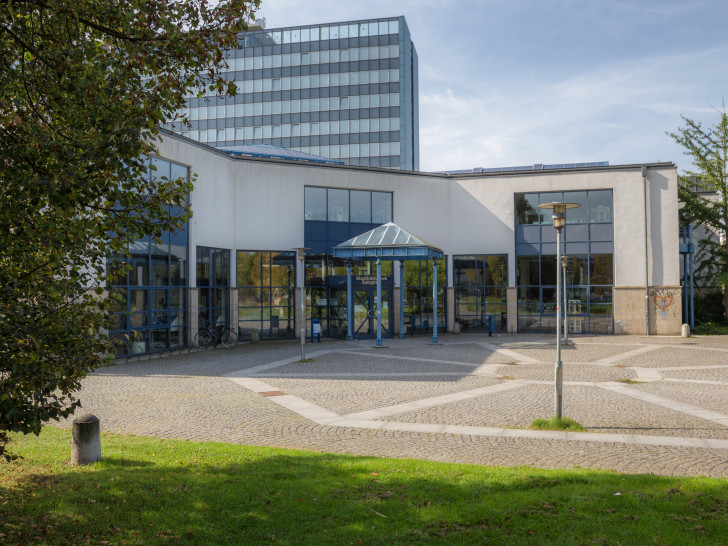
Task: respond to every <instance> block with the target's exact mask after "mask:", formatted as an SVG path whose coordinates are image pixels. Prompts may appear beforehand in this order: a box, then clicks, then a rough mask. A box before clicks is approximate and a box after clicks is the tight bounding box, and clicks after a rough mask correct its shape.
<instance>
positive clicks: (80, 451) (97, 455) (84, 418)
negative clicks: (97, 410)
mask: <svg viewBox="0 0 728 546" xmlns="http://www.w3.org/2000/svg"><path fill="white" fill-rule="evenodd" d="M100 460H101V425H100V423H99V418H98V417H96V416H95V415H91V414H90V413H87V414H86V415H81V416H80V417H77V418H76V419H74V420H73V443H72V444H71V464H74V465H78V464H89V463H94V462H96V461H100Z"/></svg>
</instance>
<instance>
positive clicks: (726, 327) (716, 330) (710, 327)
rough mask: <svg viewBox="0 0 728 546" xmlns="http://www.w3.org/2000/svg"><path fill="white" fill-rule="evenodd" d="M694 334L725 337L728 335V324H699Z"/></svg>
mask: <svg viewBox="0 0 728 546" xmlns="http://www.w3.org/2000/svg"><path fill="white" fill-rule="evenodd" d="M694 333H695V334H698V335H701V336H725V335H728V324H723V323H718V322H705V323H703V324H698V325H697V326H696V327H695V332H694Z"/></svg>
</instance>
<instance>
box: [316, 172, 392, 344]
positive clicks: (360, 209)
mask: <svg viewBox="0 0 728 546" xmlns="http://www.w3.org/2000/svg"><path fill="white" fill-rule="evenodd" d="M392 211H393V202H392V193H391V192H381V191H365V190H348V189H340V188H321V187H315V186H306V188H305V190H304V237H305V239H304V240H305V246H306V247H308V248H309V249H310V250H308V251H307V252H306V265H305V272H304V274H305V279H306V280H305V282H306V290H307V296H306V298H307V301H306V303H307V307H306V309H307V311H306V313H307V320H306V328H307V329H310V327H311V323H310V320H309V319H311V318H316V319H319V320H320V321H321V331H322V334H324V335H328V336H331V337H341V338H344V337H346V334H347V328H348V317H347V301H348V300H347V290H346V274H347V272H346V262H345V261H342V260H335V259H334V258H333V256H332V252H333V250H332V249H333V247H335V246H336V245H338V244H340V243H343V242H344V241H346V240H348V239H350V238H352V237H355V236H357V235H360V234H362V233H365V232H367V231H369V230H371V229H374V228H375V227H378V226H380V225H382V224H386V223H387V222H391V221H392ZM376 274H377V270H376V263H375V262H371V261H364V262H354V263H352V286H353V287H354V298H355V301H354V302H353V303H354V314H355V322H354V324H353V326H354V334H355V337H367V336H368V335H369V331H370V328H371V324H370V323H369V322H366V323H365V321H364V317H365V316H366V315H367V314H368V312H369V311H370V310H372V309H373V308H374V307H375V299H376V298H375V284H374V281H375V277H376ZM393 286H394V281H393V278H392V262H387V261H383V262H382V287H383V292H384V296H383V312H385V313H386V314H387V316H385V317H384V320H385V322H386V323H387V324H386V325H385V326H384V328H385V330H386V329H388V324H389V316H388V313H389V311H390V309H391V308H392V304H391V299H392V288H393ZM357 317H358V318H357ZM360 319H361V320H360ZM357 333H358V335H357Z"/></svg>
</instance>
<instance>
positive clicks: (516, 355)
mask: <svg viewBox="0 0 728 546" xmlns="http://www.w3.org/2000/svg"><path fill="white" fill-rule="evenodd" d="M475 344H476V345H480V346H481V347H483V348H484V349H488V350H489V351H493V352H494V353H498V354H499V355H503V356H505V357H508V358H512V359H513V360H516V361H517V362H521V363H529V362H540V360H538V359H535V358H532V357H530V356H526V355H522V354H520V353H517V352H516V351H511V350H510V349H503V348H502V347H498V345H492V344H490V343H486V342H485V341H478V342H476V343H475Z"/></svg>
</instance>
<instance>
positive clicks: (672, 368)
mask: <svg viewBox="0 0 728 546" xmlns="http://www.w3.org/2000/svg"><path fill="white" fill-rule="evenodd" d="M725 368H728V364H716V365H715V366H669V367H667V368H655V369H656V370H663V371H672V370H720V369H725Z"/></svg>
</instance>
